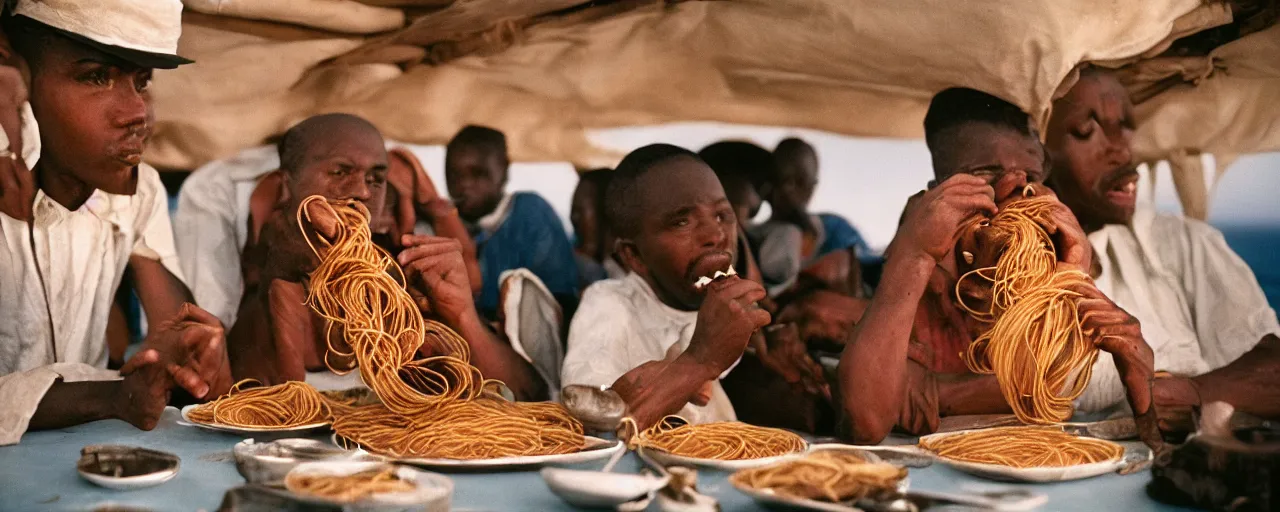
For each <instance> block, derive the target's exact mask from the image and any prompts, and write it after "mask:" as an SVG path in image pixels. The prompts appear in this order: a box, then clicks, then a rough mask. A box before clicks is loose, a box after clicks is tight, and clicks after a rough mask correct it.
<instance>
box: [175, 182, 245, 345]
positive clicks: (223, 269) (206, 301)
mask: <svg viewBox="0 0 1280 512" xmlns="http://www.w3.org/2000/svg"><path fill="white" fill-rule="evenodd" d="M217 170H218V169H208V170H201V171H196V172H195V173H193V174H192V175H191V176H190V177H188V178H187V181H186V182H184V183H183V185H182V191H181V192H179V193H178V210H177V212H175V213H174V215H173V225H174V238H175V241H176V249H177V251H178V259H179V261H180V263H181V265H182V273H183V275H185V276H186V277H187V285H188V286H190V287H191V294H192V295H193V296H194V297H195V299H196V304H198V305H199V306H200V307H202V308H204V309H205V310H206V311H208V312H210V313H212V314H213V315H215V316H217V317H218V319H220V320H222V324H223V325H225V326H226V327H228V328H230V327H231V326H232V325H233V324H234V323H235V320H236V313H237V310H238V308H239V307H240V296H241V294H243V293H244V277H243V276H242V275H241V273H240V250H241V247H240V243H239V242H238V240H237V238H236V226H235V223H236V220H235V205H236V196H235V187H234V185H233V184H232V182H231V181H230V180H229V179H221V177H220V176H219V173H217V172H214V171H217ZM221 174H225V173H221Z"/></svg>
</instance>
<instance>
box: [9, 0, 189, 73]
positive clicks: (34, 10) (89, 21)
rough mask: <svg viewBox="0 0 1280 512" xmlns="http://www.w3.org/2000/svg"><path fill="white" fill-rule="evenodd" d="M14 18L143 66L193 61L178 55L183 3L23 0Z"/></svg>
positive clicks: (175, 0)
mask: <svg viewBox="0 0 1280 512" xmlns="http://www.w3.org/2000/svg"><path fill="white" fill-rule="evenodd" d="M13 14H14V15H15V16H26V17H27V18H30V19H32V20H35V21H37V22H40V23H42V24H44V25H46V26H48V27H50V28H53V29H54V30H55V31H57V32H59V33H61V34H63V35H65V36H68V37H70V38H72V39H75V40H77V41H80V42H82V43H86V44H88V45H90V46H93V47H94V48H96V49H99V50H102V51H103V52H105V53H108V54H111V55H114V56H116V57H119V58H122V59H125V60H127V61H129V62H132V63H134V64H137V65H139V66H142V67H148V68H163V69H172V68H175V67H178V66H179V65H182V64H188V63H190V62H191V61H190V60H187V59H184V58H182V57H179V56H178V37H179V36H181V35H182V2H181V1H180V0H18V5H17V7H15V8H14V9H13Z"/></svg>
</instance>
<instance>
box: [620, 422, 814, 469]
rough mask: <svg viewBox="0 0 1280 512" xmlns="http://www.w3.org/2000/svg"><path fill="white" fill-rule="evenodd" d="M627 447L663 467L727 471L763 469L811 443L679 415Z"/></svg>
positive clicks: (736, 424) (632, 439) (763, 430)
mask: <svg viewBox="0 0 1280 512" xmlns="http://www.w3.org/2000/svg"><path fill="white" fill-rule="evenodd" d="M632 429H633V431H634V423H632ZM628 444H629V445H631V446H632V447H633V448H635V449H637V450H639V451H642V452H643V453H644V454H645V455H647V456H649V457H652V458H653V459H654V460H655V461H657V462H658V463H660V464H663V465H667V466H671V465H675V466H690V465H693V466H702V467H708V468H714V469H720V470H725V471H733V470H738V469H745V468H752V467H757V466H764V465H768V464H772V463H775V462H779V461H783V460H786V459H788V458H792V457H797V456H799V455H801V454H803V453H805V452H807V451H808V450H809V443H808V442H806V441H805V440H804V439H803V438H801V437H800V436H798V435H796V434H795V433H793V432H790V431H787V430H782V429H778V428H768V427H758V426H755V425H749V424H746V423H742V422H739V421H724V422H716V423H703V424H698V425H695V424H690V423H689V422H688V421H686V420H685V419H684V418H681V417H679V416H667V417H666V418H663V419H662V421H659V422H658V424H656V425H654V426H653V427H650V428H649V429H647V430H645V431H643V432H640V433H638V434H635V435H632V436H631V437H630V441H629V442H628Z"/></svg>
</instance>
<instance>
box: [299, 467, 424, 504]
mask: <svg viewBox="0 0 1280 512" xmlns="http://www.w3.org/2000/svg"><path fill="white" fill-rule="evenodd" d="M284 487H285V488H286V489H288V490H289V491H290V492H294V493H297V494H301V495H305V496H314V497H317V498H324V499H326V500H331V501H337V502H341V503H352V502H356V501H360V500H363V499H365V498H368V497H370V496H373V495H374V494H386V493H393V492H409V491H412V490H414V489H415V487H414V485H413V484H412V483H410V482H407V481H404V480H401V479H400V477H399V476H397V475H396V469H395V468H394V467H387V468H383V469H371V470H368V471H361V472H359V473H355V474H352V475H318V474H295V473H290V474H288V475H286V476H285V478H284Z"/></svg>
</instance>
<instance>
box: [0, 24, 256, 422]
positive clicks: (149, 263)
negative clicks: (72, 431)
mask: <svg viewBox="0 0 1280 512" xmlns="http://www.w3.org/2000/svg"><path fill="white" fill-rule="evenodd" d="M124 4H125V2H119V1H109V2H103V5H100V6H99V8H98V9H96V10H93V11H91V12H92V14H86V11H83V10H79V11H77V10H71V11H68V12H64V11H54V10H53V8H52V7H50V5H49V4H46V3H44V2H36V1H22V2H19V3H18V4H17V6H16V7H15V8H14V11H13V16H11V17H6V18H4V19H3V24H4V31H3V32H4V33H5V34H7V35H8V36H9V37H10V38H11V39H10V41H11V42H12V44H13V48H14V49H15V50H16V52H15V53H13V54H8V52H7V51H6V52H3V53H6V54H7V55H6V57H7V59H6V60H7V61H8V63H9V64H13V63H14V62H15V61H17V60H19V59H20V60H21V61H22V62H25V63H26V64H27V65H29V66H30V80H31V88H30V89H29V91H30V92H31V94H30V106H29V107H28V106H27V105H25V104H21V105H20V104H16V103H13V102H14V101H16V100H20V99H21V98H22V96H23V92H22V91H21V90H20V91H18V93H17V94H8V93H10V91H5V92H6V94H0V119H6V118H7V119H10V121H3V122H0V124H3V125H4V130H3V135H4V138H3V140H0V148H3V149H4V151H3V154H4V157H3V158H0V176H3V177H5V179H2V180H0V197H3V198H4V206H5V207H4V208H3V214H2V215H0V237H3V238H4V240H5V243H4V249H2V250H0V269H3V270H0V276H4V277H3V278H2V279H0V303H2V304H5V307H4V308H3V309H2V310H0V311H2V312H0V445H4V444H13V443H16V442H18V440H19V439H20V438H21V436H22V434H23V433H24V432H25V431H27V430H39V429H51V428H62V427H67V426H71V425H78V424H81V423H86V422H90V421H95V420H100V419H107V418H118V419H122V420H125V421H128V422H129V423H131V424H133V425H134V426H137V427H138V428H142V429H151V428H154V427H155V425H156V424H157V422H158V421H159V419H160V415H161V413H162V412H163V410H164V408H165V406H166V405H168V403H169V399H170V394H171V392H172V391H173V389H174V388H175V385H176V386H178V389H179V391H185V392H187V393H190V395H191V396H192V397H194V398H196V399H206V398H213V397H217V396H218V395H220V394H222V393H224V392H226V391H227V390H228V389H229V388H230V386H231V376H230V372H229V371H228V369H229V365H228V364H227V356H226V351H225V349H224V346H223V337H222V326H221V325H220V324H219V322H218V320H217V319H216V318H214V317H213V316H211V315H209V314H208V313H206V312H204V311H201V310H199V309H198V308H195V307H194V306H191V305H190V304H184V302H188V301H190V292H188V291H187V288H186V286H185V285H184V284H183V283H182V281H181V279H180V277H179V276H180V275H181V273H180V272H179V271H178V269H177V259H176V254H175V252H174V250H173V233H172V231H171V230H170V227H169V216H168V209H167V202H166V200H165V197H166V196H165V190H164V186H163V185H162V184H161V183H160V176H159V174H158V173H157V172H156V171H155V169H152V168H151V167H149V166H147V165H146V164H143V163H142V162H141V161H142V153H143V150H144V148H145V143H146V138H147V134H148V133H149V132H150V129H151V126H150V124H151V118H152V116H151V114H150V104H149V101H148V95H147V94H146V87H147V84H148V83H149V82H150V80H151V73H152V68H154V67H162V68H173V67H177V66H178V65H180V64H182V63H185V62H188V61H186V60H185V59H182V58H181V57H179V56H177V55H176V54H175V52H176V49H177V43H178V32H179V31H180V16H179V13H180V11H181V4H179V3H178V2H177V1H176V0H174V1H173V2H172V5H170V6H169V7H170V8H166V9H159V10H155V11H147V12H143V11H140V10H138V9H131V8H128V7H127V6H126V5H124ZM104 14H105V15H107V16H109V17H114V18H110V19H101V18H100V17H99V16H102V15H104ZM91 17H92V18H91ZM121 26H124V27H133V28H134V30H125V31H121V32H113V33H111V34H108V33H106V32H100V31H98V30H96V29H94V28H93V27H116V28H118V27H121ZM139 27H145V28H146V29H151V30H155V31H157V32H158V33H159V34H161V35H160V36H155V35H152V36H150V39H138V38H137V37H135V36H136V35H137V33H138V30H136V29H137V28H139ZM170 36H171V37H170ZM0 39H3V38H2V37H0ZM102 41H111V43H104V42H102ZM157 41H159V43H160V47H161V48H163V49H164V52H163V53H155V52H156V49H157V46H156V43H157ZM0 75H7V76H9V77H10V78H12V76H13V68H9V69H7V70H5V71H3V72H0ZM16 83H18V84H19V85H24V86H25V83H22V82H21V81H18V82H16ZM11 85H12V83H11ZM16 112H22V113H23V115H22V116H21V118H22V121H21V122H20V123H21V125H22V128H21V130H20V131H21V135H19V133H16V132H15V130H14V128H16V126H14V125H13V123H12V122H11V120H12V117H11V116H12V115H13V114H14V113H16ZM36 121H38V123H39V126H40V129H39V130H38V133H37V130H36V129H35V127H36ZM28 137H29V138H28ZM24 139H25V140H24ZM10 141H13V142H14V144H13V148H14V149H17V150H19V151H21V152H22V155H21V157H18V156H17V155H16V154H11V151H9V148H10ZM28 165H29V166H31V169H32V170H31V171H28V170H27V166H28ZM31 184H35V186H34V187H32V186H31ZM15 215H16V217H15ZM24 216H25V217H24ZM126 268H128V269H129V270H130V271H131V272H132V273H133V274H134V276H135V282H136V285H137V292H138V296H139V297H140V299H141V303H142V308H143V310H144V311H145V312H146V313H147V315H148V316H149V317H150V318H153V319H164V320H166V321H165V322H163V323H160V322H157V328H153V329H151V332H150V333H149V335H148V337H147V339H146V340H145V341H144V342H143V347H142V350H141V351H139V352H138V353H137V354H136V355H134V357H133V358H131V359H129V360H128V361H126V362H125V364H124V365H123V367H122V368H121V369H120V371H119V372H115V371H108V370H107V369H106V367H107V359H108V348H107V341H106V335H107V324H108V315H109V312H110V311H111V308H112V302H113V298H114V295H115V292H116V287H117V285H118V283H119V282H120V280H121V276H122V275H123V274H124V272H125V269H126ZM122 377H123V378H122Z"/></svg>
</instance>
